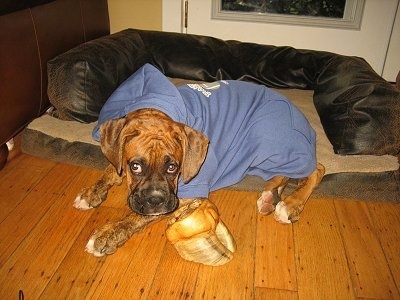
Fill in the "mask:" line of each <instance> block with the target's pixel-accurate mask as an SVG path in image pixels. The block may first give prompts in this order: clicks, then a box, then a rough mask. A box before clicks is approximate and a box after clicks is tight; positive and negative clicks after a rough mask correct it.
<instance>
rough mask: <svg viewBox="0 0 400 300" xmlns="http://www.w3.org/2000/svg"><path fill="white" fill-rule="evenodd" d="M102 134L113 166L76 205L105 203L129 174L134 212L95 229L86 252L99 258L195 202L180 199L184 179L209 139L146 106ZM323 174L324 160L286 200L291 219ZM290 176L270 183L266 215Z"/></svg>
mask: <svg viewBox="0 0 400 300" xmlns="http://www.w3.org/2000/svg"><path fill="white" fill-rule="evenodd" d="M100 134H101V147H102V151H103V153H104V154H105V156H106V157H107V159H108V160H109V161H110V162H111V165H110V166H108V167H107V168H106V170H105V172H104V174H103V176H102V177H101V178H100V179H99V180H98V181H97V182H96V183H95V184H94V185H93V186H92V187H90V188H86V189H84V190H83V191H82V192H81V194H80V195H78V197H77V198H76V199H75V203H74V206H75V207H76V208H79V209H90V208H93V207H97V206H99V205H100V204H101V202H103V201H104V200H105V199H106V197H107V192H108V190H109V189H110V188H111V187H112V186H113V185H120V184H121V183H122V181H123V178H124V177H126V181H127V186H128V204H129V206H130V208H131V209H132V213H131V214H130V215H128V216H126V217H125V218H123V219H122V220H118V221H113V222H110V223H108V224H106V225H104V226H103V227H101V228H99V229H98V230H96V231H95V232H94V233H93V235H92V237H91V238H90V240H89V242H88V244H87V248H86V250H87V251H88V252H90V253H92V254H93V255H95V256H102V255H104V254H111V253H114V252H115V251H116V250H117V248H118V247H120V246H122V245H123V244H124V243H125V242H126V241H127V240H128V239H129V238H130V237H131V236H132V235H133V234H134V233H135V232H137V231H140V230H141V229H143V228H144V227H145V226H147V225H148V224H150V223H152V222H154V221H156V220H160V219H161V218H163V217H165V216H167V214H168V213H170V212H173V211H174V210H176V209H177V208H178V206H179V205H180V204H182V203H183V202H186V201H190V200H194V199H178V198H177V196H176V193H177V185H178V177H179V175H181V177H182V180H183V181H184V182H188V181H190V179H191V178H193V177H194V176H195V175H196V174H197V172H198V171H199V168H200V167H201V165H202V163H203V161H204V159H205V157H206V153H207V147H208V139H207V138H206V137H205V136H204V135H203V134H202V133H200V132H198V131H196V130H194V129H192V128H190V127H188V126H186V125H184V124H181V123H177V122H174V121H173V120H172V119H171V118H169V117H168V116H167V115H165V114H164V113H162V112H160V111H157V110H154V109H141V110H138V111H135V112H131V113H130V114H128V115H127V116H126V117H125V118H121V119H116V120H110V121H107V122H106V123H104V124H103V125H102V126H101V133H100ZM323 174H324V168H323V166H322V165H320V164H318V166H317V169H316V170H315V171H314V172H313V173H312V174H311V175H310V176H309V177H307V178H305V179H302V180H300V181H299V185H298V188H297V190H295V191H294V192H293V193H292V194H291V195H289V196H287V197H286V198H284V199H283V201H284V203H285V204H286V206H287V212H288V216H287V217H288V219H289V221H291V222H294V221H296V220H297V219H298V217H299V214H300V212H301V211H302V210H303V208H304V205H305V203H306V201H307V200H308V198H309V197H310V195H311V193H312V191H313V189H314V188H315V187H316V186H317V185H318V183H319V182H320V181H321V179H322V177H323ZM288 180H289V178H287V177H283V176H277V177H274V178H272V179H271V180H269V181H268V182H267V183H266V186H265V191H264V192H263V193H262V196H261V198H260V199H259V200H258V203H257V204H258V208H259V211H260V213H262V214H269V213H271V212H273V211H274V210H275V205H276V203H277V202H278V201H279V200H280V195H281V193H282V190H283V188H284V187H285V185H286V184H287V182H288ZM281 221H285V220H281Z"/></svg>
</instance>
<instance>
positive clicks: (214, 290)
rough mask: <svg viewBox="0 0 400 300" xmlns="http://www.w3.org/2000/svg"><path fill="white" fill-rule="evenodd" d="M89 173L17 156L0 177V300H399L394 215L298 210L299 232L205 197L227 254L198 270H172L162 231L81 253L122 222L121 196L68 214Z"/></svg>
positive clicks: (248, 206) (335, 204)
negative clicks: (104, 228) (228, 241)
mask: <svg viewBox="0 0 400 300" xmlns="http://www.w3.org/2000/svg"><path fill="white" fill-rule="evenodd" d="M100 174H101V173H100V171H98V170H93V169H87V168H80V167H76V166H71V165H66V164H60V163H54V162H50V161H47V160H43V159H39V158H35V157H31V156H28V155H24V154H21V155H20V156H17V157H16V158H15V159H13V160H12V161H10V162H9V163H8V164H7V165H6V167H5V168H4V169H3V170H1V171H0V176H1V180H0V207H1V210H0V234H1V236H2V238H1V239H0V299H16V298H18V296H19V293H23V294H24V296H25V299H189V298H190V299H367V298H368V299H399V298H400V295H399V287H400V256H399V253H400V226H399V224H400V221H399V215H400V205H399V204H393V203H389V202H373V201H356V200H354V199H353V200H352V199H347V200H339V199H329V198H323V199H315V198H312V199H310V201H309V202H308V204H307V206H306V208H305V210H304V212H303V213H302V215H301V218H300V220H299V222H297V223H295V224H291V225H282V224H279V223H277V222H276V221H275V220H274V218H273V216H260V215H259V214H258V212H257V209H256V205H255V201H256V199H257V198H258V193H254V192H240V191H232V190H221V191H217V192H214V193H212V194H211V200H212V201H213V202H214V203H215V204H216V205H217V207H218V209H219V212H220V216H221V219H222V220H223V222H224V223H225V224H226V225H227V227H228V228H229V229H230V231H231V232H232V234H233V236H234V237H235V240H236V242H237V250H236V252H235V255H234V258H233V260H232V261H231V262H229V263H228V264H226V265H224V266H220V267H209V266H204V265H199V264H195V263H192V262H188V261H185V260H183V259H182V258H181V257H180V256H179V255H178V253H177V252H176V251H175V249H174V248H173V246H172V245H170V244H169V243H168V242H167V241H166V238H165V226H166V224H165V220H164V221H160V222H159V223H156V224H154V225H152V226H151V227H148V228H146V229H144V230H143V231H142V232H140V233H137V234H136V235H135V236H134V237H133V238H132V239H131V240H129V241H128V242H127V243H126V244H125V245H124V246H123V247H122V248H120V249H119V250H118V251H117V252H116V253H115V254H113V255H110V256H107V257H102V258H96V257H93V256H91V255H89V254H88V253H86V252H85V251H84V249H85V245H86V242H87V240H88V238H89V237H90V235H91V233H92V232H93V230H95V229H96V228H97V227H99V226H101V225H102V224H104V223H106V222H107V221H108V220H111V219H117V218H120V217H121V216H123V215H125V214H126V213H128V212H129V209H128V208H127V205H126V194H127V192H126V188H125V187H124V185H122V186H120V187H116V188H113V189H112V190H111V191H110V193H109V199H107V201H106V202H104V203H103V204H102V205H101V206H100V207H99V208H97V209H93V210H89V211H78V210H76V209H74V208H73V207H72V202H73V199H74V198H75V196H76V195H77V193H78V192H79V191H80V190H81V189H82V188H83V187H85V186H88V185H89V184H90V183H92V182H94V181H95V180H96V178H97V177H98V176H99V175H100Z"/></svg>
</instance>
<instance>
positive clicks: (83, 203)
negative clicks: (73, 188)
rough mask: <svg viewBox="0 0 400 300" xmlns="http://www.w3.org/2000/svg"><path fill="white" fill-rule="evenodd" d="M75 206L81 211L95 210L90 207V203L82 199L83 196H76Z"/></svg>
mask: <svg viewBox="0 0 400 300" xmlns="http://www.w3.org/2000/svg"><path fill="white" fill-rule="evenodd" d="M73 206H74V207H75V208H77V209H81V210H88V209H91V208H93V207H90V205H89V203H88V202H87V201H86V200H85V199H84V198H83V197H82V195H81V194H79V195H78V196H76V198H75V200H74V204H73Z"/></svg>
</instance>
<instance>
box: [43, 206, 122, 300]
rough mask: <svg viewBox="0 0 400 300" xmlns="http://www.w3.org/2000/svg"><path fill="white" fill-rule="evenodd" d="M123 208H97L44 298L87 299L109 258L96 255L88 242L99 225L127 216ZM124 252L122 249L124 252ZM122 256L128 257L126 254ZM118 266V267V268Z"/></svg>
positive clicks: (53, 278) (55, 275) (51, 282)
mask: <svg viewBox="0 0 400 300" xmlns="http://www.w3.org/2000/svg"><path fill="white" fill-rule="evenodd" d="M123 213H124V212H123V211H122V210H121V209H115V208H108V207H99V208H96V209H94V210H93V213H92V214H91V217H90V219H89V220H88V222H87V223H86V224H85V225H84V226H83V230H82V231H81V233H80V234H79V236H78V238H77V240H76V242H75V243H74V244H73V246H72V248H71V250H70V251H69V252H68V254H67V256H66V257H65V259H64V260H63V261H62V264H61V265H60V267H59V268H58V269H57V271H56V272H55V274H54V275H53V276H52V278H51V280H50V282H49V284H48V285H47V286H46V289H45V290H44V292H43V293H42V294H41V296H40V297H41V298H43V299H84V298H85V296H86V294H87V293H88V291H89V289H90V288H91V287H92V284H93V282H95V278H96V276H97V273H98V272H99V269H100V268H101V266H102V265H103V264H104V262H105V260H106V257H101V258H98V257H94V256H93V255H91V254H88V253H87V252H85V251H84V250H85V246H86V243H87V241H88V239H89V237H90V235H91V233H92V232H93V230H94V229H95V228H97V227H100V226H101V225H103V224H104V223H106V222H107V221H109V220H111V219H116V218H120V217H121V216H122V215H123ZM121 252H122V251H121ZM119 256H121V257H122V258H123V257H124V254H123V253H119ZM114 269H117V268H114Z"/></svg>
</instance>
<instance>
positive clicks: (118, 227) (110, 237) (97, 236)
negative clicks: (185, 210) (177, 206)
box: [86, 213, 169, 257]
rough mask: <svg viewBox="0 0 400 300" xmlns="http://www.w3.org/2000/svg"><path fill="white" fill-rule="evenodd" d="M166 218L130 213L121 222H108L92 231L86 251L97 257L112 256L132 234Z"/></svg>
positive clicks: (165, 216)
mask: <svg viewBox="0 0 400 300" xmlns="http://www.w3.org/2000/svg"><path fill="white" fill-rule="evenodd" d="M168 216H169V215H158V216H142V215H138V214H135V213H131V214H129V215H128V216H126V217H125V218H123V219H122V220H118V221H111V222H108V223H106V224H105V225H104V226H102V227H101V228H99V229H97V230H95V231H94V233H93V234H92V236H91V237H90V239H89V241H88V243H87V244H86V251H87V252H89V253H91V254H93V255H94V256H98V257H99V256H103V255H105V254H112V253H114V252H115V251H117V249H118V248H119V247H121V246H122V245H123V244H125V242H126V241H128V240H129V239H130V238H131V237H132V235H133V234H135V233H136V232H139V231H141V230H143V229H144V228H145V227H146V226H148V225H149V224H151V223H153V222H156V221H160V220H162V219H164V218H167V217H168Z"/></svg>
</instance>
